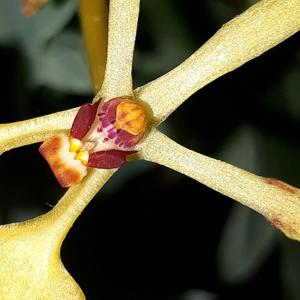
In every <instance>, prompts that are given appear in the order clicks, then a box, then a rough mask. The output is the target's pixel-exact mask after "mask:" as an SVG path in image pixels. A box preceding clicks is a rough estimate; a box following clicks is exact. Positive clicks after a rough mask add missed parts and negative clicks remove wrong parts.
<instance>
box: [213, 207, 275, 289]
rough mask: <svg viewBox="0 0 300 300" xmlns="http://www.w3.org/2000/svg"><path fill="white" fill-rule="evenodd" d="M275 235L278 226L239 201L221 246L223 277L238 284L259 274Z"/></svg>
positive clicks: (225, 230)
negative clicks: (275, 226) (274, 226)
mask: <svg viewBox="0 0 300 300" xmlns="http://www.w3.org/2000/svg"><path fill="white" fill-rule="evenodd" d="M275 238H276V234H275V229H273V228H272V226H271V225H270V224H268V223H267V221H266V220H265V219H264V218H263V217H262V216H260V215H258V214H257V213H255V212H253V211H251V210H250V209H248V208H246V207H243V206H241V205H239V204H235V205H234V208H233V209H232V211H231V213H230V215H229V217H228V220H227V223H226V225H225V228H224V231H223V235H222V237H221V241H220V245H219V249H218V268H219V274H220V277H221V279H222V280H224V281H225V282H227V283H229V284H237V283H240V282H242V281H244V280H247V279H249V278H250V277H252V276H253V275H255V273H256V272H257V271H258V269H259V268H260V267H261V266H262V265H263V263H264V261H265V259H266V258H267V257H268V256H269V254H270V253H271V251H272V249H273V247H274V245H275V241H276V239H275Z"/></svg>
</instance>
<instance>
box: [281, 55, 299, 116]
mask: <svg viewBox="0 0 300 300" xmlns="http://www.w3.org/2000/svg"><path fill="white" fill-rule="evenodd" d="M283 93H284V98H285V101H286V107H287V110H288V113H289V114H290V115H291V116H293V117H294V118H296V119H298V120H300V60H299V61H298V64H295V65H293V66H291V67H290V68H289V69H288V70H287V72H286V75H285V77H284V78H283Z"/></svg>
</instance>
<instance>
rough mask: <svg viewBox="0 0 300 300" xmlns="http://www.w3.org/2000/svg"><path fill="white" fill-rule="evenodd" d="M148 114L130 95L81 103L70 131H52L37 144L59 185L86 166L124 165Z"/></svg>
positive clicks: (67, 183) (67, 184) (73, 180)
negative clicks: (65, 132)
mask: <svg viewBox="0 0 300 300" xmlns="http://www.w3.org/2000/svg"><path fill="white" fill-rule="evenodd" d="M146 126H147V116H146V113H145V110H144V109H143V107H142V106H141V105H140V104H139V103H137V102H136V101H134V100H133V99H129V98H125V97H124V98H123V97H118V98H114V99H110V100H108V101H105V102H104V101H101V102H96V103H94V104H84V105H82V106H81V107H80V109H79V111H78V113H77V115H76V117H75V119H74V122H73V125H72V127H71V130H70V135H69V136H67V135H65V134H59V135H55V136H53V137H52V138H50V139H48V140H46V141H45V142H44V143H43V144H42V145H41V146H40V149H39V150H40V153H41V154H42V156H43V157H44V158H45V159H46V161H47V162H48V164H49V166H50V168H51V169H52V171H53V173H54V175H55V177H56V178H57V180H58V182H59V183H60V185H61V186H62V187H70V186H71V185H73V184H76V183H78V182H80V181H81V180H82V178H83V177H85V176H86V174H87V167H91V168H97V169H114V168H119V167H121V165H123V164H124V163H125V162H126V160H127V157H128V155H130V154H133V153H135V152H136V151H134V147H135V146H136V145H137V143H138V142H139V141H140V140H141V139H142V138H143V137H144V134H145V130H146Z"/></svg>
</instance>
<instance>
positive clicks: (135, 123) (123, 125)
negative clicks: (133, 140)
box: [115, 100, 146, 135]
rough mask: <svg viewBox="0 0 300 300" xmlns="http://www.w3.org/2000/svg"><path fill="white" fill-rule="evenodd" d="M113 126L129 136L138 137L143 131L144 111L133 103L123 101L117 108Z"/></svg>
mask: <svg viewBox="0 0 300 300" xmlns="http://www.w3.org/2000/svg"><path fill="white" fill-rule="evenodd" d="M115 126H116V127H117V128H119V129H123V130H126V131H127V132H129V133H130V134H133V135H138V134H140V133H141V132H143V131H145V128H146V114H145V111H144V109H143V108H142V107H141V106H140V105H139V104H137V103H135V102H133V101H128V100H126V101H123V102H121V103H120V104H119V105H118V106H117V115H116V123H115Z"/></svg>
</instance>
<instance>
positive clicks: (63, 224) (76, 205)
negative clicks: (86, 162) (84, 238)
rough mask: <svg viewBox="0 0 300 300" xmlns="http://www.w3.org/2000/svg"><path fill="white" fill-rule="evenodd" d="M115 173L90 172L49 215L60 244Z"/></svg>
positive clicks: (70, 189)
mask: <svg viewBox="0 0 300 300" xmlns="http://www.w3.org/2000/svg"><path fill="white" fill-rule="evenodd" d="M114 172H115V170H97V169H91V170H89V174H88V175H87V176H86V177H85V178H84V179H83V180H82V182H81V183H79V184H78V185H75V186H73V187H71V188H69V189H68V191H67V192H66V193H65V194H64V196H63V197H62V198H61V199H60V200H59V202H58V203H57V205H56V206H55V207H54V208H53V209H52V210H51V211H50V212H49V213H48V214H47V217H48V218H50V219H51V220H52V223H55V224H54V225H53V228H55V229H53V230H55V231H56V235H57V241H58V243H61V242H62V241H63V239H64V238H65V236H66V235H67V233H68V231H69V230H70V228H71V227H72V225H73V223H74V222H75V220H76V219H77V218H78V217H79V215H80V214H81V212H82V211H83V210H84V209H85V207H86V206H87V205H88V204H89V202H90V201H91V200H92V199H93V197H94V196H95V195H96V194H97V193H98V191H99V190H100V189H101V188H102V187H103V185H104V184H105V183H106V182H107V181H108V180H109V178H110V177H111V176H112V175H113V173H114ZM53 221H54V222H53ZM51 226H52V225H51Z"/></svg>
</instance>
